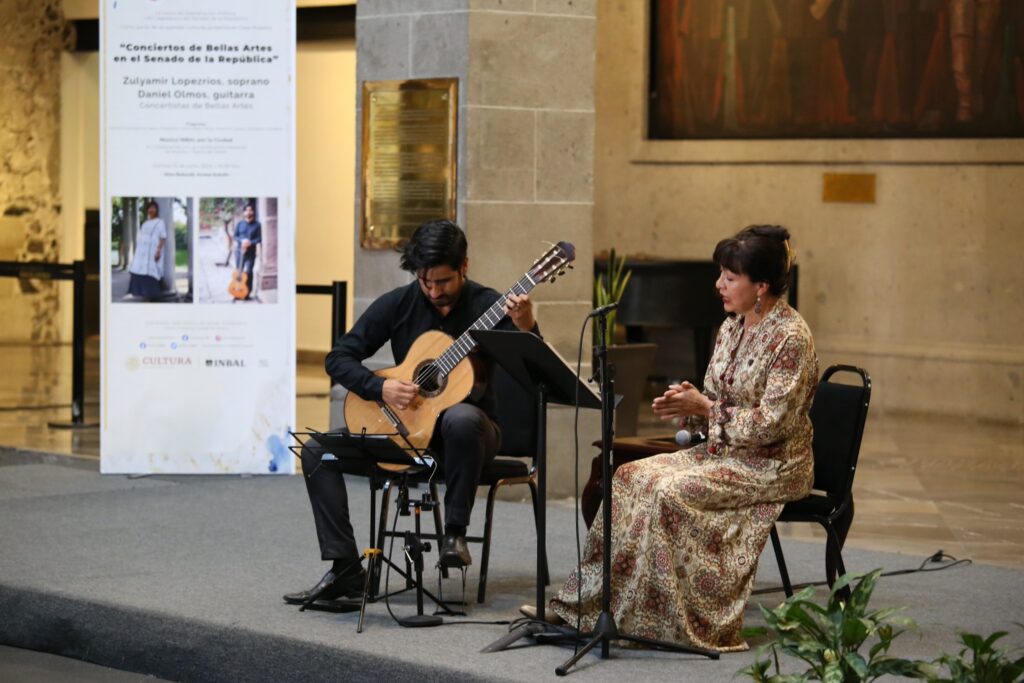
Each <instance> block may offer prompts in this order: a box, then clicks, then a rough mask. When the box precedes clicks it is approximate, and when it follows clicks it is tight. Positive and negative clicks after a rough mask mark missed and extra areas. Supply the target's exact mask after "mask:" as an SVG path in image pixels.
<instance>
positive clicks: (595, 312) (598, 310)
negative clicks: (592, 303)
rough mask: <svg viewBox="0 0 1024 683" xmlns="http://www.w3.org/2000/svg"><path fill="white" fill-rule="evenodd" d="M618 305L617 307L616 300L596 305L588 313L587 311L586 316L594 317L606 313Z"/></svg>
mask: <svg viewBox="0 0 1024 683" xmlns="http://www.w3.org/2000/svg"><path fill="white" fill-rule="evenodd" d="M618 307H619V302H618V301H613V302H612V303H610V304H605V305H604V306H598V307H597V308H595V309H594V310H592V311H591V312H590V313H588V314H587V317H588V318H596V317H597V316H599V315H605V314H607V313H611V312H612V311H614V310H615V309H616V308H618Z"/></svg>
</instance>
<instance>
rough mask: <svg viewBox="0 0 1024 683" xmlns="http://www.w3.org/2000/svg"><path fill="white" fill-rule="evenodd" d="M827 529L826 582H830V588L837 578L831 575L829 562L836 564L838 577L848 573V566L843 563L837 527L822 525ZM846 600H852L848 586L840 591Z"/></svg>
mask: <svg viewBox="0 0 1024 683" xmlns="http://www.w3.org/2000/svg"><path fill="white" fill-rule="evenodd" d="M822 526H823V527H825V534H826V536H827V538H826V541H825V572H826V576H825V578H826V580H827V581H828V585H829V588H831V587H832V586H833V585H834V584H835V576H833V574H830V573H829V560H830V559H831V560H832V561H834V562H835V565H836V566H835V569H836V570H838V572H839V574H838V576H842V575H843V574H845V573H846V565H845V564H844V563H843V550H842V547H841V544H840V542H839V534H838V532H837V531H836V529H835V527H834V526H832V525H831V524H822ZM840 594H841V595H842V597H843V599H844V600H849V599H850V587H849V586H848V585H847V586H846V587H844V588H843V589H842V591H840Z"/></svg>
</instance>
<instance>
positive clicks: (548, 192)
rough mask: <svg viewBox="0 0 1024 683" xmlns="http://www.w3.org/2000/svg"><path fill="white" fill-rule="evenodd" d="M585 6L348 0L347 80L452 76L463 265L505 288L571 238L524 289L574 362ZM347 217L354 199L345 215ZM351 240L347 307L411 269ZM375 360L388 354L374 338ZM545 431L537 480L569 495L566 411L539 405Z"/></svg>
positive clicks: (589, 99)
mask: <svg viewBox="0 0 1024 683" xmlns="http://www.w3.org/2000/svg"><path fill="white" fill-rule="evenodd" d="M594 9H595V5H594V2H593V1H592V0H401V1H398V0H360V2H359V4H358V7H357V16H356V19H357V35H358V44H357V49H358V61H357V74H358V78H357V80H358V83H357V86H358V87H361V85H362V82H363V81H364V80H395V79H406V78H434V77H452V76H455V77H457V78H458V79H459V118H458V128H459V136H458V140H459V144H458V209H457V211H458V216H457V220H458V222H459V224H460V225H462V227H463V228H464V229H465V230H466V234H467V237H468V239H469V259H470V265H469V275H470V277H471V278H474V279H476V280H478V281H481V282H483V283H485V284H487V285H490V286H492V287H494V288H496V289H503V288H507V287H509V286H511V285H512V284H513V283H514V282H515V281H516V280H518V278H519V277H520V276H521V275H522V274H523V273H524V272H525V271H526V270H527V268H529V266H530V264H531V263H532V261H533V260H534V259H536V258H537V257H539V256H540V255H541V254H542V253H543V252H544V251H545V250H546V249H547V248H548V246H549V244H550V243H552V242H557V241H559V240H564V241H569V242H572V243H573V244H574V245H575V246H576V256H577V260H576V268H575V270H573V271H570V273H569V274H568V275H567V276H566V277H565V278H562V279H560V280H559V281H558V282H556V283H554V284H542V285H540V286H538V287H537V288H536V289H535V290H534V292H533V294H532V295H531V297H532V298H533V300H534V301H535V302H536V307H535V308H536V312H537V317H538V319H539V322H540V325H541V329H542V331H543V333H544V337H545V339H546V340H547V341H548V342H550V343H551V344H552V345H553V346H554V347H555V348H556V349H557V350H558V351H559V352H560V353H561V354H562V355H563V357H565V358H567V359H573V360H574V359H575V356H576V347H577V340H578V338H579V328H580V325H581V324H582V323H583V320H584V318H585V316H586V314H587V312H588V311H589V310H590V307H591V287H592V276H593V251H592V249H591V238H592V231H593V223H592V221H593V192H594V190H593V163H594V161H593V160H594V105H593V99H594V91H593V74H594V71H593V69H594V29H595V17H594ZM358 120H359V119H358V118H357V121H358ZM357 139H358V134H357ZM356 158H357V159H358V158H359V155H358V154H357V156H356ZM358 216H359V206H358V198H357V206H356V217H357V218H356V225H357V226H358V225H359V219H358ZM357 232H358V227H357ZM355 240H356V257H355V309H356V311H355V312H356V315H359V313H361V312H362V311H363V310H365V308H366V306H367V305H369V303H370V302H371V301H373V299H374V298H376V297H377V296H379V295H380V294H381V293H383V292H385V291H387V290H388V289H389V288H391V287H395V286H397V285H400V284H403V283H407V282H409V281H410V276H409V274H407V273H403V272H402V271H400V270H399V269H398V259H397V256H396V254H394V253H393V252H387V251H368V250H364V249H362V248H361V247H360V246H359V245H358V241H359V236H358V234H357V235H356V236H355ZM585 355H586V356H587V357H589V355H590V354H589V352H587V353H586V354H585ZM375 360H376V362H378V363H381V364H393V363H391V362H390V358H389V356H388V353H387V350H386V349H385V352H384V353H382V354H380V355H379V357H378V358H377V359H375ZM548 429H549V431H548V433H549V446H548V448H549V469H548V471H549V474H550V480H551V484H550V485H549V492H550V493H551V494H552V495H555V496H561V495H569V494H571V491H572V476H571V471H572V464H573V458H572V441H573V438H572V412H571V410H568V409H563V408H556V407H552V409H551V411H550V412H549V420H548ZM598 436H599V429H598V428H597V415H596V411H584V416H583V430H582V433H581V443H590V441H592V440H593V439H595V438H597V437H598ZM589 457H590V453H589V452H588V453H586V454H585V455H584V458H583V459H584V461H585V462H584V464H583V466H584V467H586V466H587V464H589ZM515 494H516V495H522V492H519V491H516V492H515Z"/></svg>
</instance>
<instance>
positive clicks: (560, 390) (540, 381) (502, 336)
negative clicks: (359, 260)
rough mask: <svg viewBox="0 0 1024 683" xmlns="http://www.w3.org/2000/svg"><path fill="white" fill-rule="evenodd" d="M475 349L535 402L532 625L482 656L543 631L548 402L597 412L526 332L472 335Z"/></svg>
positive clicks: (554, 357)
mask: <svg viewBox="0 0 1024 683" xmlns="http://www.w3.org/2000/svg"><path fill="white" fill-rule="evenodd" d="M470 335H472V337H473V339H475V340H476V342H477V343H478V344H479V345H480V348H481V349H482V350H483V351H484V352H486V353H487V354H488V356H490V357H491V358H492V359H493V360H494V361H495V362H496V363H497V364H498V365H500V366H501V367H503V368H504V369H505V371H506V372H507V373H508V374H509V375H510V376H511V377H512V378H513V379H515V380H516V381H517V382H519V384H521V385H522V387H523V388H524V389H525V390H526V391H527V392H529V393H531V394H533V395H534V396H536V397H537V457H536V467H537V620H538V621H537V622H533V623H529V624H524V625H523V626H520V627H518V628H516V629H513V630H512V631H510V632H509V633H508V634H507V635H505V636H502V637H501V638H499V639H498V640H496V641H494V642H493V643H491V644H490V645H488V646H487V647H485V648H484V649H483V650H482V652H497V651H499V650H504V649H505V648H507V647H509V646H510V645H512V644H513V643H514V642H516V641H517V640H519V639H520V638H525V637H527V636H533V635H537V634H539V633H542V632H544V631H546V630H547V627H546V626H544V625H543V621H544V607H545V600H544V567H545V566H546V565H547V562H546V561H545V560H546V554H547V550H546V547H547V546H546V528H547V527H546V521H545V506H546V505H547V406H548V403H556V404H561V405H568V406H573V405H576V399H577V396H578V397H579V407H580V408H595V409H597V408H600V407H601V399H600V398H599V397H598V396H597V394H595V393H594V391H593V390H592V389H591V388H590V387H588V386H587V385H586V384H584V383H583V382H581V381H580V379H579V378H578V377H577V376H576V373H575V372H573V371H572V369H571V368H570V367H569V366H568V365H566V364H565V361H563V360H562V359H561V357H559V355H558V354H557V353H556V352H555V350H554V349H552V348H551V346H549V345H548V344H547V343H546V342H545V341H544V340H543V339H541V338H540V337H538V336H537V335H535V334H531V333H530V332H510V331H502V330H472V331H471V332H470Z"/></svg>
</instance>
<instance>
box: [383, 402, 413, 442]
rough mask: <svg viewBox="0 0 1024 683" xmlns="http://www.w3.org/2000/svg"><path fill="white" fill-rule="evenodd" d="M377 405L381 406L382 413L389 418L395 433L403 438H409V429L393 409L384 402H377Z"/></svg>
mask: <svg viewBox="0 0 1024 683" xmlns="http://www.w3.org/2000/svg"><path fill="white" fill-rule="evenodd" d="M377 405H379V406H380V412H382V413H384V417H386V418H387V420H388V422H390V423H391V426H392V427H394V428H395V431H397V432H398V434H399V435H400V436H402V437H407V436H409V428H408V427H406V426H405V423H404V422H402V420H401V419H400V418H399V417H398V415H396V414H395V411H393V410H392V409H391V406H389V405H388V404H387V403H384V401H377Z"/></svg>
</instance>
